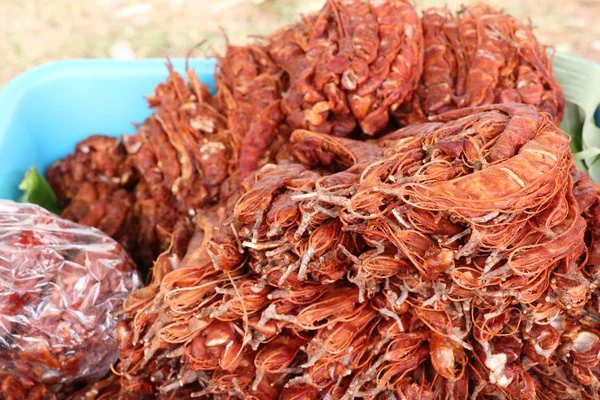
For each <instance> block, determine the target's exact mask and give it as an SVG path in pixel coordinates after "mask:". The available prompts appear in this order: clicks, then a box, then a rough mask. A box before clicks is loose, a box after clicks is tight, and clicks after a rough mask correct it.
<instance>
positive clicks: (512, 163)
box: [117, 104, 600, 399]
mask: <svg viewBox="0 0 600 400" xmlns="http://www.w3.org/2000/svg"><path fill="white" fill-rule="evenodd" d="M290 143H291V146H292V149H291V151H292V152H293V153H294V154H295V157H296V159H297V160H298V163H289V162H282V163H281V164H277V165H273V164H268V165H265V166H263V167H262V168H260V169H259V170H258V171H256V172H255V173H253V174H252V175H250V176H248V177H247V178H246V179H244V180H243V181H242V182H241V185H240V189H239V193H238V194H237V195H236V197H235V201H231V202H230V203H229V204H228V205H227V206H223V208H222V209H221V210H220V211H219V212H216V214H217V215H220V217H219V218H218V220H214V219H213V220H212V221H210V222H209V221H206V220H204V221H201V223H200V225H198V228H197V231H196V234H195V235H194V236H195V237H196V239H192V241H193V242H194V245H190V246H189V247H188V250H187V253H186V254H185V255H183V256H182V254H181V252H180V253H179V254H176V253H175V252H173V251H172V250H171V251H167V252H166V253H164V254H163V255H161V257H159V261H160V260H162V262H166V260H167V259H168V260H170V263H169V264H165V265H167V267H161V268H160V269H158V271H163V272H160V273H159V274H160V275H162V276H161V277H160V284H158V283H154V284H153V285H151V286H150V288H151V289H148V290H146V289H145V290H144V291H140V292H138V294H134V295H133V296H132V297H131V298H130V301H129V304H128V305H126V310H127V312H128V317H129V318H128V319H127V320H126V321H124V322H123V323H122V324H121V328H122V331H121V334H120V335H119V337H120V343H121V347H120V348H121V349H122V353H121V361H120V363H119V365H118V367H117V370H118V371H120V373H121V388H122V393H123V394H124V395H125V394H127V395H134V394H135V395H136V396H144V395H149V393H159V396H161V397H163V398H170V397H172V396H192V397H200V398H217V399H218V398H230V397H231V396H233V397H238V398H248V397H250V398H261V399H262V398H264V399H278V398H281V399H296V398H313V399H319V398H332V399H352V398H366V399H375V398H397V399H403V398H430V399H436V398H454V399H467V398H488V397H489V398H493V397H497V396H503V397H504V398H511V399H525V398H526V399H530V398H531V399H533V398H536V397H539V396H550V397H548V398H567V397H568V396H575V397H579V398H593V397H594V396H597V395H598V394H599V392H598V391H599V390H600V387H598V386H595V385H592V384H589V382H595V381H597V379H598V377H599V372H598V370H597V367H598V363H599V361H598V358H597V354H598V351H600V336H599V335H600V331H599V330H598V328H599V321H600V316H599V315H598V308H597V304H598V290H597V285H598V282H599V281H600V275H599V272H598V269H597V268H596V262H597V260H596V258H597V257H595V256H594V255H595V254H596V253H598V252H597V250H596V247H597V240H596V236H597V235H598V232H596V231H597V229H596V226H597V225H598V222H597V218H595V216H596V215H597V214H598V210H599V207H600V198H599V197H598V193H599V191H598V189H597V187H596V186H595V185H594V184H593V183H592V182H591V181H590V180H589V178H587V177H586V176H584V175H582V174H580V173H578V172H576V171H575V170H574V169H573V167H572V156H571V153H570V151H569V138H568V135H566V134H565V133H564V132H562V131H560V130H559V129H558V128H557V127H556V126H555V125H554V123H553V122H552V120H551V119H550V117H549V116H548V115H547V114H544V113H539V112H538V111H537V110H536V109H535V108H534V107H533V106H529V105H517V104H510V105H489V106H481V107H478V108H471V109H462V110H456V111H451V112H448V113H445V114H442V115H440V116H437V117H435V120H434V121H432V122H429V123H425V124H419V125H412V126H410V127H407V128H403V129H401V130H398V131H395V132H392V133H390V134H388V135H385V136H383V137H381V138H379V139H377V140H373V141H366V142H365V141H363V142H361V141H356V140H353V139H347V138H336V137H334V136H330V135H327V134H322V133H317V132H311V131H307V130H296V131H294V132H293V133H292V135H291V137H290ZM163 257H164V258H163ZM163 273H164V275H163ZM156 282H158V281H156Z"/></svg>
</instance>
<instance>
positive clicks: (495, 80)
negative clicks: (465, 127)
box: [395, 4, 565, 125]
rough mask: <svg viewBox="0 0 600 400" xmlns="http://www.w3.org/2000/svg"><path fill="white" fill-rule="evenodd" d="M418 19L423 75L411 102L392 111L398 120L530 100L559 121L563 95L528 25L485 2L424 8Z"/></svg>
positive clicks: (421, 119)
mask: <svg viewBox="0 0 600 400" xmlns="http://www.w3.org/2000/svg"><path fill="white" fill-rule="evenodd" d="M421 23H422V27H423V36H424V43H425V44H424V49H425V50H424V61H423V74H422V76H421V80H420V83H419V88H418V89H417V91H416V93H415V95H414V97H413V99H412V101H410V104H408V105H407V106H404V107H401V108H400V110H398V112H396V113H395V115H396V116H397V117H398V120H399V121H400V122H401V123H402V124H404V125H407V124H411V123H418V122H425V121H427V117H429V116H432V115H438V114H441V113H444V112H446V111H449V110H453V109H457V108H464V107H473V106H478V105H482V104H492V103H525V104H530V105H533V106H535V107H536V108H537V109H538V110H539V111H541V112H546V113H548V114H550V115H551V116H552V117H553V118H554V122H555V123H556V124H559V123H560V121H561V120H562V116H563V110H564V106H565V98H564V94H563V91H562V88H561V87H560V85H559V83H558V82H557V80H556V79H555V78H554V76H553V75H552V57H551V56H549V55H548V49H547V47H546V46H543V45H541V44H540V43H539V42H538V41H537V39H536V37H535V36H534V34H533V32H532V28H531V27H530V26H528V25H527V24H525V23H523V22H521V21H519V20H518V19H516V18H514V17H512V16H510V15H507V14H504V13H502V12H499V11H497V10H495V9H493V8H492V7H490V6H488V5H486V4H477V5H474V6H463V8H462V9H461V11H460V12H459V13H457V14H456V15H454V14H452V13H451V12H450V11H449V10H447V9H445V8H431V9H427V10H425V11H424V12H423V17H422V19H421Z"/></svg>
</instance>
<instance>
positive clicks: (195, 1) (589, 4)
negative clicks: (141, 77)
mask: <svg viewBox="0 0 600 400" xmlns="http://www.w3.org/2000/svg"><path fill="white" fill-rule="evenodd" d="M323 3H324V0H263V1H261V0H145V1H143V0H135V1H134V0H50V1H48V0H0V37H2V38H3V39H2V41H0V54H2V59H3V60H2V61H3V62H2V63H1V64H0V85H1V84H2V83H4V82H6V81H7V80H9V79H10V78H12V77H14V76H15V75H16V74H18V73H19V72H22V71H24V70H26V69H28V68H31V67H33V66H35V65H38V64H41V63H44V62H48V61H52V60H59V59H67V58H88V57H114V58H143V57H167V56H170V57H177V56H182V55H184V54H185V53H186V52H187V50H188V49H189V48H190V47H191V46H193V45H194V44H195V43H197V42H199V41H200V40H206V41H207V45H205V47H204V48H205V51H207V52H209V53H210V51H211V50H210V49H211V48H212V49H214V50H217V51H218V50H219V49H220V48H221V47H222V46H223V44H224V35H223V30H224V31H225V32H226V33H227V36H228V38H229V39H230V40H231V41H233V42H243V41H244V40H245V38H246V37H247V35H262V34H265V33H268V32H270V31H272V30H273V29H275V28H277V27H278V26H281V25H283V24H286V23H289V22H290V21H293V20H295V19H296V18H297V16H298V15H299V14H300V13H308V12H312V11H315V10H318V9H319V8H320V7H321V6H322V4H323ZM417 3H418V6H419V7H421V8H424V7H429V6H440V5H443V4H447V5H448V6H449V7H451V8H458V7H459V6H460V4H461V3H470V1H464V0H462V1H461V0H447V1H445V2H444V1H443V0H420V1H419V0H417ZM489 3H491V4H493V5H496V6H498V7H501V8H504V9H505V10H506V11H508V12H510V13H512V14H514V15H516V16H519V17H521V18H528V17H529V18H531V20H532V23H533V24H534V25H535V26H537V27H538V29H537V33H538V36H539V37H540V39H541V40H542V41H544V42H545V43H551V44H553V45H554V46H555V47H556V48H557V49H558V50H561V51H567V52H571V53H575V54H580V55H582V56H585V57H587V58H590V59H594V60H595V61H599V62H600V24H598V23H597V21H598V18H599V17H600V1H599V0H576V1H570V0H538V1H536V2H533V1H527V0H489Z"/></svg>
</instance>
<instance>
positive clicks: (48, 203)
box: [19, 167, 60, 214]
mask: <svg viewBox="0 0 600 400" xmlns="http://www.w3.org/2000/svg"><path fill="white" fill-rule="evenodd" d="M19 189H21V190H22V191H23V194H22V195H21V197H20V198H19V202H21V203H32V204H37V205H38V206H41V207H44V208H45V209H46V210H48V211H52V212H53V213H55V214H60V208H59V207H58V202H57V200H56V195H55V194H54V191H53V190H52V188H51V187H50V184H49V183H48V181H47V180H46V179H44V177H43V176H42V175H41V174H40V173H39V172H38V170H37V169H35V167H31V168H29V171H27V173H26V174H25V178H23V182H21V183H20V184H19Z"/></svg>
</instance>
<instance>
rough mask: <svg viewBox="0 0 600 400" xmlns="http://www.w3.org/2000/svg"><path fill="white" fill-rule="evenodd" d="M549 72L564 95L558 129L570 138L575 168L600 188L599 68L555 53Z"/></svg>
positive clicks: (584, 61) (579, 59) (583, 60)
mask: <svg viewBox="0 0 600 400" xmlns="http://www.w3.org/2000/svg"><path fill="white" fill-rule="evenodd" d="M553 69H554V75H555V76H556V78H557V79H558V81H559V82H560V84H561V86H562V88H563V90H564V92H565V99H566V101H567V105H566V107H565V116H564V118H563V121H562V123H561V125H560V127H561V128H562V129H563V130H564V131H565V132H567V133H568V134H569V135H571V151H572V152H573V154H574V155H575V156H574V161H575V165H576V166H577V168H578V169H580V170H581V171H585V172H587V173H589V174H590V176H591V178H592V179H593V180H594V181H595V182H596V183H598V184H600V128H598V127H597V126H596V123H595V121H594V113H595V111H596V107H598V104H599V103H600V68H599V67H598V65H597V64H595V63H593V62H591V61H588V60H585V59H583V58H580V57H577V56H572V55H569V54H561V53H557V54H556V55H555V57H554V62H553Z"/></svg>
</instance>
